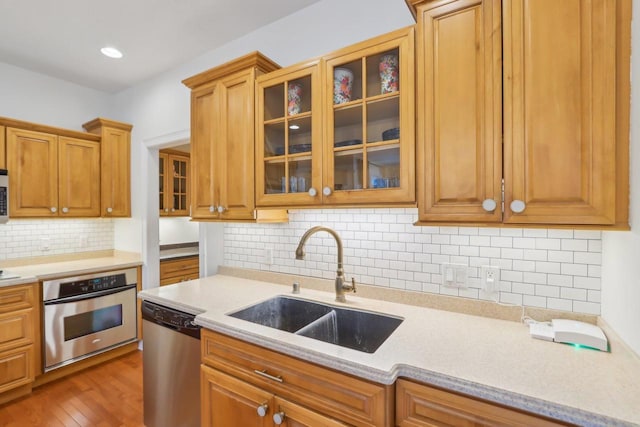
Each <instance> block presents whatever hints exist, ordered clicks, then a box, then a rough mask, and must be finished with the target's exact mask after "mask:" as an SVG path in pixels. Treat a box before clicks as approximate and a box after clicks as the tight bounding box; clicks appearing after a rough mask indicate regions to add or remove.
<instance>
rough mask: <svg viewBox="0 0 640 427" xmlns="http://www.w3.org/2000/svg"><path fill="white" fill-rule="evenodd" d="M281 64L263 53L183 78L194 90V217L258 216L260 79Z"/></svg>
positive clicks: (239, 218) (242, 218)
mask: <svg viewBox="0 0 640 427" xmlns="http://www.w3.org/2000/svg"><path fill="white" fill-rule="evenodd" d="M278 68H279V66H278V65H277V64H275V63H274V62H272V61H271V60H269V59H268V58H266V57H265V56H263V55H262V54H260V53H258V52H254V53H252V54H249V55H246V56H243V57H241V58H239V59H237V60H235V61H231V62H228V63H226V64H223V65H221V66H219V67H216V68H212V69H210V70H208V71H205V72H203V73H201V74H198V75H196V76H193V77H190V78H188V79H186V80H184V81H183V83H184V84H185V85H186V86H187V87H189V88H190V89H191V90H192V91H191V159H192V163H191V177H192V179H191V183H192V187H191V188H192V197H191V217H192V218H193V219H196V220H225V221H234V220H235V221H252V220H255V179H254V176H255V159H254V158H255V149H254V144H255V138H254V107H255V79H256V77H257V76H259V75H261V74H264V73H267V72H269V71H273V70H276V69H278Z"/></svg>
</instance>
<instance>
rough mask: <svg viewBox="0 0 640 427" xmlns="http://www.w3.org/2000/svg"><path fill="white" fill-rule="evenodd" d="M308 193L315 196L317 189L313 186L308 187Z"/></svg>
mask: <svg viewBox="0 0 640 427" xmlns="http://www.w3.org/2000/svg"><path fill="white" fill-rule="evenodd" d="M309 195H310V196H311V197H316V196H317V195H318V190H316V189H315V188H313V187H311V188H310V189H309Z"/></svg>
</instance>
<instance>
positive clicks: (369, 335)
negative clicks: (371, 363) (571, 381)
mask: <svg viewBox="0 0 640 427" xmlns="http://www.w3.org/2000/svg"><path fill="white" fill-rule="evenodd" d="M402 321H403V319H402V318H399V317H393V316H387V315H384V314H378V313H371V312H367V311H360V310H352V309H346V308H339V307H334V308H333V310H331V312H330V313H328V314H326V315H324V316H322V317H321V318H319V319H318V320H315V321H313V322H311V323H310V324H308V325H307V326H305V327H304V328H302V329H300V330H298V331H297V332H296V335H302V336H305V337H309V338H315V339H317V340H320V341H324V342H328V343H331V344H336V345H339V346H341V347H348V348H351V349H354V350H359V351H364V352H365V353H374V352H375V351H376V350H377V349H378V347H380V346H381V345H382V343H383V342H385V341H386V339H387V338H389V336H390V335H391V334H392V333H393V331H395V330H396V328H397V327H398V326H400V324H401V323H402Z"/></svg>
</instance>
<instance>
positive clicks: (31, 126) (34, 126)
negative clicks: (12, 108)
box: [0, 117, 100, 142]
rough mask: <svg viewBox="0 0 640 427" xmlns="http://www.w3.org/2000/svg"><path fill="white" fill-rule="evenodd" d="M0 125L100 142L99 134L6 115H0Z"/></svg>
mask: <svg viewBox="0 0 640 427" xmlns="http://www.w3.org/2000/svg"><path fill="white" fill-rule="evenodd" d="M0 126H6V127H8V128H17V129H24V130H29V131H34V132H44V133H51V134H54V135H59V136H68V137H70V138H78V139H84V140H87V141H95V142H100V135H94V134H92V133H86V132H81V131H76V130H71V129H63V128H58V127H55V126H47V125H42V124H39V123H31V122H25V121H22V120H16V119H10V118H8V117H0Z"/></svg>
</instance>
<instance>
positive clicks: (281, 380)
mask: <svg viewBox="0 0 640 427" xmlns="http://www.w3.org/2000/svg"><path fill="white" fill-rule="evenodd" d="M253 372H255V373H256V374H258V375H260V376H261V377H265V378H268V379H270V380H273V381H277V382H279V383H281V382H284V381H283V379H282V377H281V376H280V375H278V376H277V377H276V376H274V375H271V374H268V373H267V370H266V369H263V370H262V371H259V370H257V369H254V370H253Z"/></svg>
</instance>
